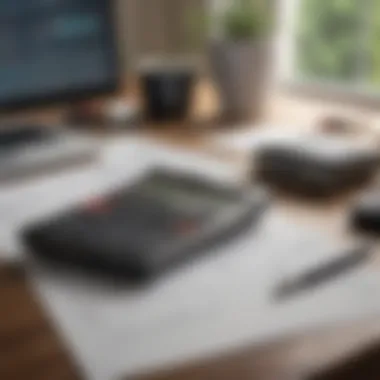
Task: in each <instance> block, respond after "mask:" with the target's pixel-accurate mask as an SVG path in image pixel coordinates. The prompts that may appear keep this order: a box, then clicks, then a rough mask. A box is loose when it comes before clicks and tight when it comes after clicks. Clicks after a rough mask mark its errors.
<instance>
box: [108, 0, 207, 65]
mask: <svg viewBox="0 0 380 380" xmlns="http://www.w3.org/2000/svg"><path fill="white" fill-rule="evenodd" d="M208 1H209V0H117V7H116V18H117V24H118V35H119V43H120V50H121V54H122V59H123V62H124V67H125V70H126V71H128V70H130V69H131V68H133V67H134V65H135V63H136V62H138V60H139V58H141V57H144V56H146V55H149V54H162V53H167V52H178V53H184V52H187V51H189V49H190V50H191V48H190V46H189V39H188V33H189V31H188V27H187V25H188V24H187V21H186V20H188V18H189V14H190V13H189V12H191V11H192V9H194V8H195V7H200V9H202V7H204V6H205V5H206V3H207V2H208Z"/></svg>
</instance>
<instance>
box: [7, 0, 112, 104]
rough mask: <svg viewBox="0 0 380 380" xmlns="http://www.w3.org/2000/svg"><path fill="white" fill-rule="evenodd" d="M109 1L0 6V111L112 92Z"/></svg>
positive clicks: (29, 0)
mask: <svg viewBox="0 0 380 380" xmlns="http://www.w3.org/2000/svg"><path fill="white" fill-rule="evenodd" d="M111 3H112V1H110V0H1V1H0V107H1V108H2V109H6V108H7V107H9V108H13V107H19V106H22V107H23V106H28V105H32V104H36V103H41V102H43V103H44V102H51V101H65V100H69V99H76V98H79V97H86V96H91V95H92V94H98V93H103V92H108V91H112V90H114V89H116V86H117V82H118V70H117V53H116V48H115V46H116V44H115V40H114V39H115V38H114V30H113V14H112V9H111V8H112V6H111Z"/></svg>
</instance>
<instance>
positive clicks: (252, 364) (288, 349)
mask: <svg viewBox="0 0 380 380" xmlns="http://www.w3.org/2000/svg"><path fill="white" fill-rule="evenodd" d="M291 104H293V106H292V107H295V105H296V104H297V102H296V101H295V100H294V99H289V100H284V101H283V100H281V101H279V102H278V103H276V104H274V105H272V106H271V107H273V108H271V109H270V111H269V116H268V119H269V120H270V121H278V120H280V121H283V120H284V115H285V114H286V115H287V120H289V122H291V121H292V120H298V121H299V120H301V119H302V118H304V120H305V121H306V115H309V118H308V120H307V121H308V122H309V123H310V115H313V117H318V115H320V113H319V112H320V110H321V109H323V105H320V106H319V111H318V106H317V107H316V108H315V107H314V106H310V105H305V111H304V113H302V112H301V113H299V111H300V109H301V108H302V107H301V108H300V107H296V108H291ZM289 107H290V108H289ZM301 114H302V115H303V116H300V115H301ZM359 116H360V117H365V119H366V120H369V121H370V122H371V123H373V124H375V123H376V120H377V116H376V114H374V113H365V114H362V113H360V112H359ZM301 121H302V120H301ZM151 135H152V136H153V138H154V139H157V138H160V139H161V138H163V139H164V140H167V141H169V142H170V143H173V142H174V143H175V144H180V145H185V146H189V147H191V148H194V147H197V149H205V148H206V149H208V148H207V147H206V145H205V144H204V143H203V138H202V137H200V135H199V134H198V133H193V132H191V131H190V132H187V133H183V132H178V131H176V132H175V133H174V132H173V131H170V130H167V131H166V132H154V133H152V134H151ZM201 135H202V136H203V133H202V134H201ZM225 153H226V152H222V151H219V150H218V151H215V154H217V155H220V156H221V157H222V156H223V157H224V158H226V157H227V156H228V159H240V157H237V156H235V155H234V154H232V155H229V154H228V155H227V156H226V155H225ZM346 202H347V199H340V200H337V201H334V202H333V203H331V204H328V205H324V206H323V207H321V206H320V205H318V206H316V205H311V204H307V203H301V202H298V201H290V200H286V201H285V200H284V206H285V207H287V208H289V210H290V211H291V212H292V213H296V214H297V215H298V217H299V218H307V219H308V220H310V219H313V220H315V221H316V222H318V223H319V222H320V223H327V224H328V225H329V226H330V228H333V229H336V233H337V234H341V233H344V232H343V230H344V229H343V228H342V210H343V208H344V205H345V204H347V203H346ZM374 265H378V264H377V263H374ZM0 283H1V288H0V305H1V306H0V310H6V313H3V312H2V313H1V314H0V347H1V348H2V352H6V353H7V354H6V355H2V357H1V359H0V377H1V378H4V379H14V380H18V379H20V380H21V379H34V378H35V379H39V380H40V379H45V378H46V379H51V378H54V379H62V380H64V379H67V380H69V379H72V380H74V379H76V378H77V377H76V371H75V368H74V366H73V365H72V363H73V361H72V360H70V357H69V353H67V352H66V351H65V348H64V347H62V345H61V343H60V342H59V339H58V338H57V336H56V334H55V333H54V331H53V330H52V329H51V327H49V324H48V322H47V320H46V319H45V317H44V315H43V313H42V312H41V310H40V308H39V305H38V304H37V303H36V302H35V301H34V300H33V297H32V296H31V294H30V293H29V289H28V287H27V285H26V283H25V279H24V278H23V276H22V274H20V273H19V272H17V271H14V270H12V269H10V268H1V270H0ZM374 337H379V338H380V320H374V321H365V322H363V324H360V325H359V324H356V325H355V326H345V327H342V328H341V329H339V330H337V329H334V330H333V331H323V332H316V333H313V334H310V335H308V336H299V337H296V338H294V339H291V340H287V341H284V342H280V343H275V344H271V345H268V346H267V347H262V348H252V349H249V348H248V349H244V350H242V351H241V352H238V353H236V354H234V355H229V356H228V357H223V358H217V359H215V360H210V361H207V362H205V363H196V364H194V365H192V366H188V367H186V368H180V369H178V370H175V371H174V370H172V371H170V372H165V373H164V372H163V373H160V374H156V375H154V376H147V377H145V378H146V379H165V380H166V379H167V380H171V379H173V380H174V379H184V380H187V379H189V380H190V379H203V378H204V379H209V378H213V377H215V378H219V379H237V378H238V379H252V378H258V379H263V380H265V379H268V380H269V379H285V378H293V376H296V375H298V374H299V373H304V372H308V371H312V370H314V369H317V368H320V367H321V366H324V365H326V364H327V363H329V362H331V360H333V359H334V358H335V359H337V358H339V357H344V356H345V355H347V353H348V351H351V350H352V349H353V350H358V349H361V348H362V347H366V346H367V345H368V344H370V343H372V342H373V339H374ZM36 347H38V349H36ZM379 373H380V372H379ZM1 375H3V376H1Z"/></svg>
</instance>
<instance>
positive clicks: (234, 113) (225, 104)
mask: <svg viewBox="0 0 380 380" xmlns="http://www.w3.org/2000/svg"><path fill="white" fill-rule="evenodd" d="M269 47H270V44H269V43H268V42H264V41H256V42H255V41H253V42H252V41H248V42H228V41H214V42H213V43H212V44H211V46H210V68H211V72H212V75H213V76H214V80H215V83H216V86H217V88H218V91H219V96H220V101H221V105H222V112H223V117H224V118H226V119H228V120H237V121H243V120H257V119H258V118H260V116H261V115H262V113H263V105H264V97H265V90H266V87H267V86H266V84H267V81H268V78H269V73H270V59H269V50H270V49H269Z"/></svg>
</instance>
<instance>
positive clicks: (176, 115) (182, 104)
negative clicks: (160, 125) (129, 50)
mask: <svg viewBox="0 0 380 380" xmlns="http://www.w3.org/2000/svg"><path fill="white" fill-rule="evenodd" d="M140 81H141V89H142V95H143V103H144V116H145V118H146V119H147V120H148V121H153V122H167V121H180V120H184V119H186V117H187V116H188V114H189V110H190V105H191V100H192V90H193V85H194V81H195V69H194V67H193V66H191V65H190V64H162V63H153V64H148V65H145V66H143V67H142V68H141V69H140Z"/></svg>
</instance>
